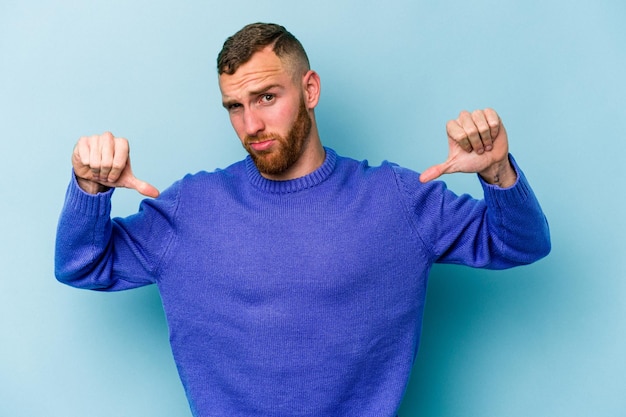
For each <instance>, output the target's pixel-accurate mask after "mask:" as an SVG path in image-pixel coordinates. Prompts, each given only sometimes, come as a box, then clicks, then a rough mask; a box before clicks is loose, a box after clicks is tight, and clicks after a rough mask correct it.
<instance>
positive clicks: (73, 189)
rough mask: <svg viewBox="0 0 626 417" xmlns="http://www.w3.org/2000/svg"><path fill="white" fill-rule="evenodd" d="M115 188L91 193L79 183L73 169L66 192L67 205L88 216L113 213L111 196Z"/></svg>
mask: <svg viewBox="0 0 626 417" xmlns="http://www.w3.org/2000/svg"><path fill="white" fill-rule="evenodd" d="M114 190H115V188H111V189H110V190H108V191H106V192H104V193H98V194H89V193H87V192H85V191H84V190H83V189H82V188H80V186H79V185H78V181H77V180H76V175H75V174H74V171H72V180H71V181H70V185H69V187H68V188H67V193H66V194H65V206H66V208H69V209H71V210H74V211H76V212H79V213H81V214H83V215H86V216H96V217H98V216H103V215H107V216H108V215H109V214H110V213H111V196H112V195H113V191H114Z"/></svg>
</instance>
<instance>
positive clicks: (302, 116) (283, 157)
mask: <svg viewBox="0 0 626 417" xmlns="http://www.w3.org/2000/svg"><path fill="white" fill-rule="evenodd" d="M312 124H313V123H312V121H311V117H310V116H309V113H308V111H307V109H306V106H305V105H304V100H301V101H300V108H299V109H298V115H297V117H296V120H295V122H294V123H293V125H292V126H291V129H289V132H288V133H287V136H284V137H283V136H281V135H279V134H277V133H264V134H261V135H257V136H246V137H245V139H244V141H243V147H244V148H245V149H246V151H248V154H250V157H251V158H252V161H253V162H254V164H255V165H256V167H257V169H258V170H259V172H260V173H261V174H266V175H271V176H273V175H280V174H282V173H283V172H285V171H287V170H288V169H289V168H290V167H291V166H293V165H294V164H295V163H296V162H297V161H298V159H300V157H301V156H302V154H303V153H304V148H305V145H306V144H307V142H308V140H309V133H311V126H312ZM267 139H274V140H275V141H276V142H277V143H276V145H277V147H278V149H270V150H267V151H256V150H254V149H252V147H251V146H250V142H259V141H263V140H267ZM274 148H276V146H274Z"/></svg>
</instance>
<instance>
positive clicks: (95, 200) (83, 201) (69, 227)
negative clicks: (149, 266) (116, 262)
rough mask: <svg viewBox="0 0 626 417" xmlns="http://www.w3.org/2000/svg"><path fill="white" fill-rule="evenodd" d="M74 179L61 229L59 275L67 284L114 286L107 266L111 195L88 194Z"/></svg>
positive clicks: (100, 286) (58, 252) (58, 256)
mask: <svg viewBox="0 0 626 417" xmlns="http://www.w3.org/2000/svg"><path fill="white" fill-rule="evenodd" d="M85 193H86V192H85V191H84V190H83V189H82V187H80V186H79V185H78V182H77V181H75V180H73V181H72V183H71V184H70V186H69V187H68V190H67V194H66V198H65V204H64V207H63V211H62V212H61V216H60V218H59V223H58V227H57V237H56V253H55V274H56V276H57V279H58V280H59V281H61V282H63V283H65V284H68V285H72V286H75V287H80V288H88V289H98V288H104V287H107V286H108V285H110V284H109V283H108V281H109V279H110V271H111V266H110V265H106V262H107V259H110V257H108V256H107V255H106V251H107V248H108V247H109V245H108V243H109V240H110V237H111V220H110V211H111V193H112V192H108V193H105V194H98V195H87V194H85Z"/></svg>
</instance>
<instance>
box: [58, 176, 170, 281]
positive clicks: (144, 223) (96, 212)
mask: <svg viewBox="0 0 626 417" xmlns="http://www.w3.org/2000/svg"><path fill="white" fill-rule="evenodd" d="M112 194H113V190H110V191H108V192H106V193H100V194H97V195H90V194H87V193H85V192H84V191H83V190H81V189H80V187H79V186H78V184H77V183H76V180H75V179H74V178H73V180H72V181H71V182H70V185H69V187H68V189H67V193H66V197H65V204H64V206H63V210H62V212H61V216H60V218H59V223H58V227H57V238H56V253H55V275H56V277H57V279H58V280H59V281H60V282H63V283H65V284H68V285H71V286H73V287H77V288H84V289H91V290H104V291H118V290H125V289H130V288H135V287H140V286H143V285H148V284H152V283H154V282H156V279H157V275H158V274H157V270H158V267H159V262H160V260H161V259H162V257H163V255H164V253H165V251H166V249H167V247H168V245H169V242H170V241H171V239H172V236H173V231H172V229H171V225H172V218H171V217H172V213H173V212H175V205H176V199H175V198H172V197H175V195H174V196H173V194H175V193H174V192H170V193H164V194H166V195H164V196H163V198H160V199H158V201H157V200H144V201H143V202H142V203H141V207H140V210H139V212H138V213H137V214H135V215H133V216H130V217H128V218H126V219H111V217H110V213H111V196H112ZM168 197H169V198H168ZM129 224H133V226H132V227H128V225H129Z"/></svg>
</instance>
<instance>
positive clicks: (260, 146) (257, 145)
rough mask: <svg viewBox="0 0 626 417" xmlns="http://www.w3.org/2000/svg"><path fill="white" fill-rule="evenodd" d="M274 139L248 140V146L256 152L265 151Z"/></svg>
mask: <svg viewBox="0 0 626 417" xmlns="http://www.w3.org/2000/svg"><path fill="white" fill-rule="evenodd" d="M274 142H275V139H263V140H260V141H257V142H249V143H248V146H250V148H252V149H253V150H255V151H257V152H262V151H267V150H268V149H269V148H271V147H272V145H273V144H274Z"/></svg>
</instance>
